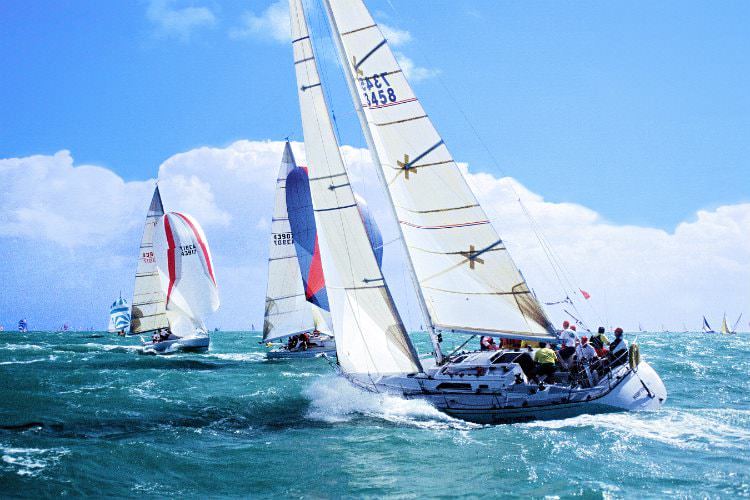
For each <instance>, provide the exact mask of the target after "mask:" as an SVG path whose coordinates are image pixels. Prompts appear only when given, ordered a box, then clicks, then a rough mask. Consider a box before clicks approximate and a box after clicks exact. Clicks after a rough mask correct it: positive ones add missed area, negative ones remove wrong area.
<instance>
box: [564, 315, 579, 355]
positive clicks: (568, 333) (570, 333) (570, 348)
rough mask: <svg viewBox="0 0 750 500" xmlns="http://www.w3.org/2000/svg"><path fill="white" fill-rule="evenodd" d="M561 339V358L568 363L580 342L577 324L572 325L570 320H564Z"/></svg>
mask: <svg viewBox="0 0 750 500" xmlns="http://www.w3.org/2000/svg"><path fill="white" fill-rule="evenodd" d="M559 339H560V342H561V347H560V358H561V359H562V360H563V361H564V362H565V363H566V364H567V361H568V360H569V359H570V357H571V356H573V355H574V354H575V352H576V344H577V343H578V334H577V333H576V331H575V325H573V326H571V324H570V322H569V321H568V320H565V321H563V330H562V331H561V332H560V335H559Z"/></svg>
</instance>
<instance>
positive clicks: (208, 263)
mask: <svg viewBox="0 0 750 500" xmlns="http://www.w3.org/2000/svg"><path fill="white" fill-rule="evenodd" d="M173 213H174V214H175V215H178V216H180V218H181V219H182V220H184V221H185V222H187V225H188V226H190V229H192V230H193V234H194V235H195V239H196V240H197V241H198V244H199V245H200V246H201V250H203V259H204V260H205V261H206V268H207V269H208V274H209V275H210V276H211V281H213V282H214V286H216V279H215V278H214V268H213V266H212V265H211V259H210V258H209V257H208V249H207V248H206V243H205V242H204V241H203V238H201V235H200V233H199V232H198V230H197V229H196V228H195V226H194V225H193V222H192V221H191V220H190V219H188V218H187V217H185V216H184V215H182V214H181V213H179V212H173Z"/></svg>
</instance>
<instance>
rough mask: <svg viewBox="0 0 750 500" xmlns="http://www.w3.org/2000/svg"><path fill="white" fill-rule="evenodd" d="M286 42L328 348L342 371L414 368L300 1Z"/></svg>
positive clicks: (292, 7)
mask: <svg viewBox="0 0 750 500" xmlns="http://www.w3.org/2000/svg"><path fill="white" fill-rule="evenodd" d="M290 15H291V22H292V45H293V48H294V65H295V69H296V74H297V85H298V89H297V90H298V95H299V100H300V111H301V115H302V127H303V130H304V137H305V151H306V156H307V164H308V169H309V174H310V191H311V194H312V201H313V207H314V210H315V222H316V225H317V228H318V234H319V243H320V251H321V257H322V259H321V260H322V264H323V271H324V274H325V277H326V287H327V291H328V302H329V305H330V307H331V317H332V320H333V325H332V326H333V331H334V333H335V336H336V353H337V357H338V362H339V365H340V366H341V368H342V370H343V371H344V372H346V373H352V374H389V373H390V374H392V373H415V372H418V371H420V370H421V366H420V364H419V360H418V358H417V356H416V352H415V351H414V348H413V346H412V345H411V342H410V340H409V338H408V336H407V334H406V331H405V329H404V325H403V323H402V322H401V318H400V317H399V315H398V312H397V311H396V309H395V307H394V306H393V300H392V298H391V297H390V293H389V292H388V288H387V287H386V285H385V280H384V278H383V275H382V273H381V272H380V268H379V267H378V263H377V261H376V259H375V255H374V253H373V250H372V247H371V245H370V241H369V239H368V237H367V232H366V230H365V226H364V223H363V222H362V218H361V216H360V212H359V209H358V208H357V202H356V200H355V198H354V192H353V191H352V187H351V185H350V184H349V177H348V174H347V172H346V169H345V168H344V164H343V160H342V158H341V154H340V151H339V148H338V143H337V141H336V137H335V135H334V132H333V126H332V123H331V119H330V116H329V113H328V107H327V105H326V102H325V98H324V96H323V90H322V88H321V81H320V76H319V74H318V68H317V64H316V62H315V55H314V53H313V48H312V44H311V41H310V37H309V32H308V28H307V22H306V20H305V14H304V11H303V8H302V3H301V0H290Z"/></svg>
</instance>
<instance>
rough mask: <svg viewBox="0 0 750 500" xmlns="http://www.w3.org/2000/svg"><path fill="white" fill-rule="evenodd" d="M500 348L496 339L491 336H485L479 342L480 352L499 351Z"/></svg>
mask: <svg viewBox="0 0 750 500" xmlns="http://www.w3.org/2000/svg"><path fill="white" fill-rule="evenodd" d="M498 349H499V347H498V346H497V344H495V339H493V338H492V337H490V336H489V335H485V336H484V337H482V338H481V340H480V341H479V350H481V351H497V350H498Z"/></svg>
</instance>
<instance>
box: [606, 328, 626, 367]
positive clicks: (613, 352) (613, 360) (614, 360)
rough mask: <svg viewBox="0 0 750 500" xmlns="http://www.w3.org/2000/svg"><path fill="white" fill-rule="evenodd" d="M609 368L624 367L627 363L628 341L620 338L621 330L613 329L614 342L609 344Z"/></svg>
mask: <svg viewBox="0 0 750 500" xmlns="http://www.w3.org/2000/svg"><path fill="white" fill-rule="evenodd" d="M609 358H610V366H612V367H615V366H619V365H624V364H625V363H627V362H628V341H627V340H625V339H624V338H623V336H622V328H620V327H619V326H618V327H617V328H615V340H613V341H612V343H611V344H609Z"/></svg>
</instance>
